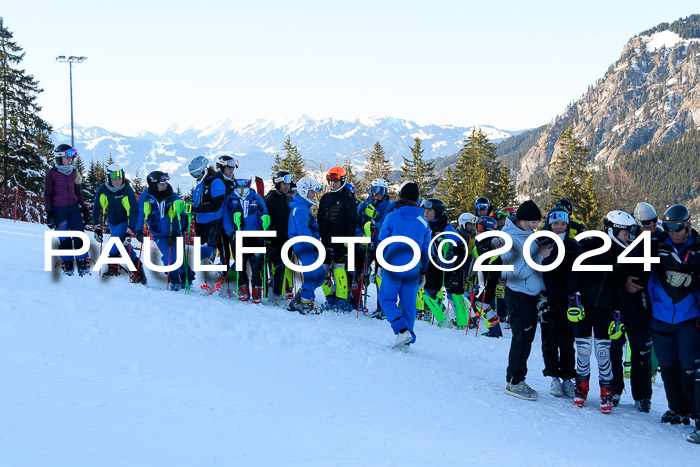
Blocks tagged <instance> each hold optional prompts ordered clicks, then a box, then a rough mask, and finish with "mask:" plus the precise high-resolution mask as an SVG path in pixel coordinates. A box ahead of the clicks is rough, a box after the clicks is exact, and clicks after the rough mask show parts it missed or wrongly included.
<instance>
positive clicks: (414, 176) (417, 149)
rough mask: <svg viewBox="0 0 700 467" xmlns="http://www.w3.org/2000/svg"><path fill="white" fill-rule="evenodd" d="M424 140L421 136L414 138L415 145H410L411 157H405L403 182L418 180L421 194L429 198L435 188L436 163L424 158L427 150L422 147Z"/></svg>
mask: <svg viewBox="0 0 700 467" xmlns="http://www.w3.org/2000/svg"><path fill="white" fill-rule="evenodd" d="M422 142H423V141H422V140H421V139H420V138H413V147H409V149H410V150H411V158H410V159H407V158H405V157H403V164H402V165H401V182H406V181H413V182H416V184H417V185H418V189H419V192H420V194H421V196H422V197H424V198H427V197H430V196H431V195H432V193H433V191H434V188H435V180H434V174H435V163H434V162H433V161H424V160H423V152H424V151H425V150H424V149H423V148H421V144H422Z"/></svg>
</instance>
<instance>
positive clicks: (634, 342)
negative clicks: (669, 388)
mask: <svg viewBox="0 0 700 467" xmlns="http://www.w3.org/2000/svg"><path fill="white" fill-rule="evenodd" d="M649 318H650V312H649V311H648V310H647V309H646V308H645V307H644V305H643V302H642V299H641V294H639V297H635V300H634V301H626V303H625V305H624V306H623V308H622V322H623V323H625V329H626V331H627V332H626V334H627V339H629V347H630V352H631V355H630V364H631V367H630V385H631V386H632V398H633V399H634V400H635V401H639V400H643V399H651V394H652V389H651V347H652V346H651V334H650V332H649ZM625 343H626V339H625V338H624V336H623V337H621V338H620V339H617V340H614V341H612V345H611V347H610V360H611V363H612V370H613V383H612V390H613V392H614V393H615V394H622V391H623V390H624V389H625V379H624V367H623V364H622V362H623V349H624V347H625Z"/></svg>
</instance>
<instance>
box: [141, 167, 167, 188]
mask: <svg viewBox="0 0 700 467" xmlns="http://www.w3.org/2000/svg"><path fill="white" fill-rule="evenodd" d="M168 180H170V175H168V174H167V173H165V172H161V171H160V170H154V171H153V172H151V173H149V174H148V176H147V177H146V182H147V183H148V189H149V190H150V191H151V193H155V192H157V191H158V186H157V185H158V184H159V183H161V182H167V181H168Z"/></svg>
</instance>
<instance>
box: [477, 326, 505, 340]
mask: <svg viewBox="0 0 700 467" xmlns="http://www.w3.org/2000/svg"><path fill="white" fill-rule="evenodd" d="M481 335H482V336H486V337H495V338H499V337H503V331H501V323H496V324H492V325H491V327H490V328H489V330H488V331H486V332H482V333H481Z"/></svg>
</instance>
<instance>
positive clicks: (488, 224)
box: [475, 216, 498, 233]
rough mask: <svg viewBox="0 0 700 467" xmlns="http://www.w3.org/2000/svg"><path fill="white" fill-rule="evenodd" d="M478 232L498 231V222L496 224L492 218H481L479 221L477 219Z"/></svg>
mask: <svg viewBox="0 0 700 467" xmlns="http://www.w3.org/2000/svg"><path fill="white" fill-rule="evenodd" d="M475 224H476V232H477V233H482V232H489V231H491V230H498V222H496V219H494V218H493V217H490V216H481V217H479V218H478V219H476V222H475Z"/></svg>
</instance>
